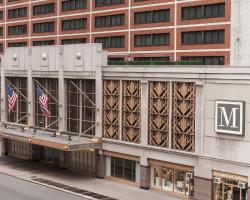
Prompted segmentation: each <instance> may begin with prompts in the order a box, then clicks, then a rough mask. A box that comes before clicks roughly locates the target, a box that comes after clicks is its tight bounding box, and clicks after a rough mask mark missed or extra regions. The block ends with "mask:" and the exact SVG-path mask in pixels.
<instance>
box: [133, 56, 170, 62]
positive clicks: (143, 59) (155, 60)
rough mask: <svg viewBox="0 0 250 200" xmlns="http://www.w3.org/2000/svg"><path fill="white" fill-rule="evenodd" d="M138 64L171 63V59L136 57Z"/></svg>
mask: <svg viewBox="0 0 250 200" xmlns="http://www.w3.org/2000/svg"><path fill="white" fill-rule="evenodd" d="M134 61H136V62H169V57H135V58H134Z"/></svg>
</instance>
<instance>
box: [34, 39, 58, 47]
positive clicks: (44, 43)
mask: <svg viewBox="0 0 250 200" xmlns="http://www.w3.org/2000/svg"><path fill="white" fill-rule="evenodd" d="M54 44H55V40H45V41H33V46H47V45H54Z"/></svg>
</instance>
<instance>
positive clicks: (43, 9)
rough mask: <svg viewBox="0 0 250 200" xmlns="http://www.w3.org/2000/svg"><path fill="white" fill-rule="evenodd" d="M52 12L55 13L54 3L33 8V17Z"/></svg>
mask: <svg viewBox="0 0 250 200" xmlns="http://www.w3.org/2000/svg"><path fill="white" fill-rule="evenodd" d="M54 12H55V4H54V3H49V4H43V5H37V6H34V7H33V15H44V14H48V13H54Z"/></svg>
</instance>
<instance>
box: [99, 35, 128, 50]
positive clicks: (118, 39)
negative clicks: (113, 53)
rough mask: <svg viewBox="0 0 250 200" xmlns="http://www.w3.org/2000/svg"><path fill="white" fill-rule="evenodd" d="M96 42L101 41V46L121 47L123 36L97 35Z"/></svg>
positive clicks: (122, 45)
mask: <svg viewBox="0 0 250 200" xmlns="http://www.w3.org/2000/svg"><path fill="white" fill-rule="evenodd" d="M95 42H96V43H102V47H103V48H123V47H124V36H110V37H97V38H95Z"/></svg>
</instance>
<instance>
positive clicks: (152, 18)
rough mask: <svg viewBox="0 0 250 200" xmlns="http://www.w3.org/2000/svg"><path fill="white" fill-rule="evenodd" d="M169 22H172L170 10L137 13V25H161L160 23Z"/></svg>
mask: <svg viewBox="0 0 250 200" xmlns="http://www.w3.org/2000/svg"><path fill="white" fill-rule="evenodd" d="M169 21H170V11H169V9H166V10H153V11H145V12H136V13H135V18H134V23H135V24H148V23H159V22H169Z"/></svg>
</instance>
